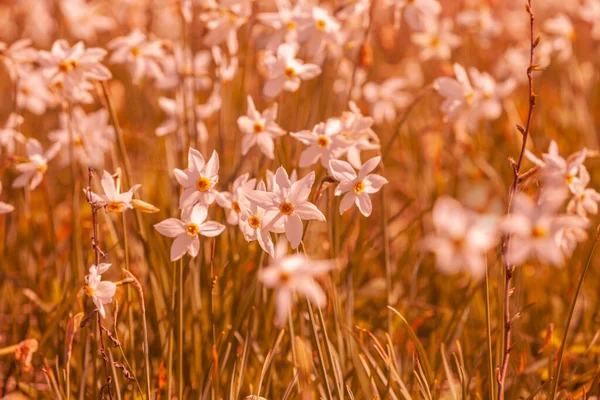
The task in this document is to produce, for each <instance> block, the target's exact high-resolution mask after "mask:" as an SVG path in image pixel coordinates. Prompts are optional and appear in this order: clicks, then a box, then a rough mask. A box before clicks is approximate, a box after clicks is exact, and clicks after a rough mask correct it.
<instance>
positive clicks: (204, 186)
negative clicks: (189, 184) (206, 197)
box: [196, 176, 210, 192]
mask: <svg viewBox="0 0 600 400" xmlns="http://www.w3.org/2000/svg"><path fill="white" fill-rule="evenodd" d="M196 188H197V189H198V191H199V192H206V191H208V189H210V179H208V178H206V177H204V176H202V177H200V178H199V179H198V181H197V182H196Z"/></svg>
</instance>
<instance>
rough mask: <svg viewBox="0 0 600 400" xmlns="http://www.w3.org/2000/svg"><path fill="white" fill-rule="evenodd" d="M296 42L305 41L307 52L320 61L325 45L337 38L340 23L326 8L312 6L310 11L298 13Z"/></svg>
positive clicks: (322, 57) (335, 40) (332, 42)
mask: <svg viewBox="0 0 600 400" xmlns="http://www.w3.org/2000/svg"><path fill="white" fill-rule="evenodd" d="M296 20H297V21H298V42H299V43H305V46H306V50H307V52H308V54H309V55H310V56H311V57H313V59H314V60H315V62H316V63H320V62H321V61H322V60H323V59H324V57H325V54H326V46H327V45H329V44H335V43H337V42H338V40H339V33H340V23H339V22H338V21H337V20H336V19H335V17H333V16H332V15H331V14H329V12H328V11H327V10H325V9H324V8H321V7H315V6H313V7H312V9H311V10H310V13H306V14H303V15H299V16H298V17H297V18H296Z"/></svg>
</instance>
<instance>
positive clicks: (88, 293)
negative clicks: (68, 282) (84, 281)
mask: <svg viewBox="0 0 600 400" xmlns="http://www.w3.org/2000/svg"><path fill="white" fill-rule="evenodd" d="M83 291H84V292H85V294H86V296H88V297H92V296H93V295H94V289H92V288H91V287H90V286H89V285H85V286H84V287H83Z"/></svg>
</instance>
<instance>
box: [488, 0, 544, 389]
mask: <svg viewBox="0 0 600 400" xmlns="http://www.w3.org/2000/svg"><path fill="white" fill-rule="evenodd" d="M531 1H532V0H527V4H526V5H525V9H526V10H527V13H528V14H529V28H530V33H529V36H530V39H529V40H530V52H529V67H527V81H528V85H529V110H528V112H527V122H526V124H525V128H522V127H520V126H517V128H518V130H519V131H520V132H521V134H522V135H523V141H522V144H521V152H520V153H519V158H518V161H516V162H515V161H514V160H511V164H512V168H513V176H514V179H513V182H512V185H511V187H510V189H509V192H508V212H507V213H508V214H510V213H511V211H512V200H513V197H514V194H515V192H516V191H517V189H518V183H519V180H520V172H521V164H522V163H523V156H524V154H525V148H526V146H527V139H528V138H529V134H530V131H531V121H532V116H533V109H534V108H535V102H536V95H535V93H534V91H533V71H535V70H537V66H536V65H535V64H534V63H533V56H534V51H535V47H536V46H537V44H538V43H539V38H537V39H534V36H533V27H534V22H535V17H534V14H533V10H532V8H531ZM510 239H511V236H510V235H506V236H504V237H503V238H502V263H503V265H504V269H505V280H504V299H503V309H504V316H503V349H504V352H503V354H502V364H501V365H500V367H497V370H496V371H497V380H498V392H497V393H498V396H497V398H498V400H503V399H504V391H505V390H506V374H507V371H508V361H509V359H510V351H511V337H510V334H511V329H512V326H511V314H510V295H511V293H512V288H511V280H512V277H513V273H514V270H515V266H514V265H512V264H511V263H509V262H508V259H507V253H508V247H509V244H510Z"/></svg>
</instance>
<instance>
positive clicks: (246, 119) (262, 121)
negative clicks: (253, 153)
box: [237, 96, 286, 160]
mask: <svg viewBox="0 0 600 400" xmlns="http://www.w3.org/2000/svg"><path fill="white" fill-rule="evenodd" d="M247 103H248V111H247V112H246V115H242V116H241V117H239V118H238V120H237V124H238V127H239V128H240V131H242V133H243V134H244V136H243V137H242V155H246V154H248V151H249V150H250V149H251V148H252V147H254V146H255V145H257V146H258V148H259V149H260V151H261V152H262V153H263V154H264V155H265V156H267V157H268V158H270V159H271V160H272V159H274V158H275V153H274V149H275V144H274V139H275V138H277V137H280V136H283V135H285V133H286V132H285V130H283V129H282V128H281V127H280V126H279V125H278V124H277V122H276V121H275V119H276V118H277V103H274V104H273V105H272V106H271V107H269V108H267V109H266V110H264V111H263V112H262V113H261V112H259V111H258V110H257V109H256V106H255V105H254V101H253V100H252V97H251V96H248V97H247Z"/></svg>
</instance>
